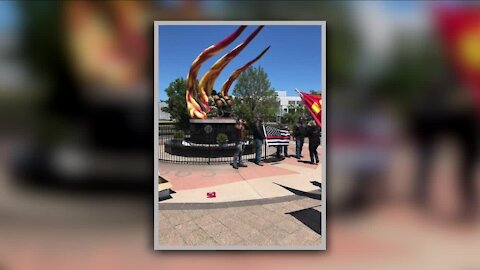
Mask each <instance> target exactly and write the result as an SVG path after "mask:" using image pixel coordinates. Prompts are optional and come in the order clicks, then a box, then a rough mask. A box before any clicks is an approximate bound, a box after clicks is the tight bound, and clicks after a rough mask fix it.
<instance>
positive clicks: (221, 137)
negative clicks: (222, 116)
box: [217, 133, 228, 143]
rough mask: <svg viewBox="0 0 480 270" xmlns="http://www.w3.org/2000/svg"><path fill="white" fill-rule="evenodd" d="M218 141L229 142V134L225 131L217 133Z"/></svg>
mask: <svg viewBox="0 0 480 270" xmlns="http://www.w3.org/2000/svg"><path fill="white" fill-rule="evenodd" d="M217 142H218V143H226V142H228V136H227V134H225V133H218V135H217Z"/></svg>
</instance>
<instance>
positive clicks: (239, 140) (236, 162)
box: [232, 118, 247, 170]
mask: <svg viewBox="0 0 480 270" xmlns="http://www.w3.org/2000/svg"><path fill="white" fill-rule="evenodd" d="M245 124H246V122H245V120H243V119H242V118H239V119H238V120H237V123H236V124H235V132H236V134H235V135H236V136H235V154H234V155H233V163H232V166H233V168H234V169H236V170H238V167H247V165H246V164H244V163H243V161H242V156H243V150H244V149H245V139H246V137H247V136H246V131H245Z"/></svg>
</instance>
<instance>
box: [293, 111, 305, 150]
mask: <svg viewBox="0 0 480 270" xmlns="http://www.w3.org/2000/svg"><path fill="white" fill-rule="evenodd" d="M306 135H307V125H305V119H304V118H303V117H300V118H299V119H298V123H297V124H296V125H295V127H294V129H293V136H294V137H295V144H296V145H295V146H296V149H295V157H296V158H297V159H300V158H302V157H303V156H302V148H303V143H304V141H305V136H306Z"/></svg>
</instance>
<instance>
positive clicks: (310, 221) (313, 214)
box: [287, 208, 322, 235]
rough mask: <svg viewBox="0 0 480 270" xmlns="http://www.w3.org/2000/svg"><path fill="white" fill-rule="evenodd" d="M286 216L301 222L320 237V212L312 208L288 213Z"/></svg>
mask: <svg viewBox="0 0 480 270" xmlns="http://www.w3.org/2000/svg"><path fill="white" fill-rule="evenodd" d="M287 214H288V215H291V216H293V217H294V218H296V219H297V220H298V221H300V222H302V223H303V224H305V225H306V226H307V227H309V228H310V229H311V230H312V231H314V232H316V233H317V234H319V235H321V226H322V225H321V224H322V223H321V221H322V215H321V213H320V211H317V210H315V209H313V208H307V209H303V210H298V211H294V212H290V213H287Z"/></svg>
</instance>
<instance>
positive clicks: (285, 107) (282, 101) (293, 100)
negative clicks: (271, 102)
mask: <svg viewBox="0 0 480 270" xmlns="http://www.w3.org/2000/svg"><path fill="white" fill-rule="evenodd" d="M275 92H276V93H277V101H278V104H279V105H280V106H279V110H278V113H277V116H280V117H281V116H283V115H284V114H285V113H288V112H289V111H290V110H297V109H296V107H298V106H299V105H302V99H301V98H300V96H299V95H295V96H287V91H275Z"/></svg>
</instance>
